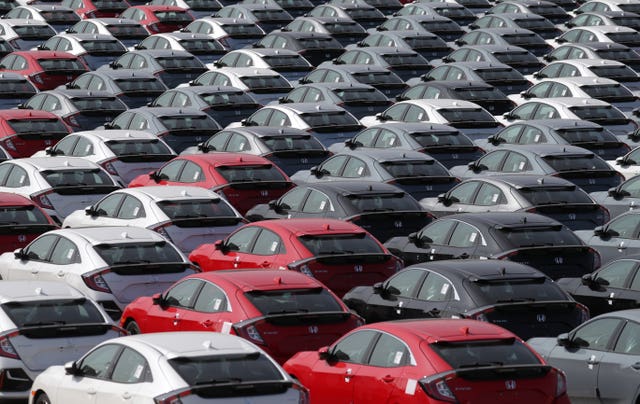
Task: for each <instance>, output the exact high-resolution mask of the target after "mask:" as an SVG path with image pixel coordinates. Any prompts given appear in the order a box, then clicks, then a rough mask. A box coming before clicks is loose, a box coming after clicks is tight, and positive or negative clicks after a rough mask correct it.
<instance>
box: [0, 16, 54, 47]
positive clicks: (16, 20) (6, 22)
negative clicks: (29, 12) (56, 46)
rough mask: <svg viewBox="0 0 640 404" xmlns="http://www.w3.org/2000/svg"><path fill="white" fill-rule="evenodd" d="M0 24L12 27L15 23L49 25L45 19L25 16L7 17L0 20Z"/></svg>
mask: <svg viewBox="0 0 640 404" xmlns="http://www.w3.org/2000/svg"><path fill="white" fill-rule="evenodd" d="M0 24H1V25H8V26H10V27H13V26H15V25H49V24H48V23H47V22H46V21H41V20H33V19H26V18H7V19H6V20H0ZM39 52H41V51H39Z"/></svg>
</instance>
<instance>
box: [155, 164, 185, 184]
mask: <svg viewBox="0 0 640 404" xmlns="http://www.w3.org/2000/svg"><path fill="white" fill-rule="evenodd" d="M184 164H185V161H184V160H175V161H172V162H170V163H167V165H165V166H164V167H162V168H161V169H160V170H158V174H159V175H160V177H161V178H162V179H165V180H169V181H177V180H178V175H179V174H180V171H181V170H182V166H184Z"/></svg>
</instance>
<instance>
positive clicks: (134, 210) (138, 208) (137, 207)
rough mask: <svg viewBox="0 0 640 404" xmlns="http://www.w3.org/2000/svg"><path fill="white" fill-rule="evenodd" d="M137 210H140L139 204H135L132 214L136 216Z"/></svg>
mask: <svg viewBox="0 0 640 404" xmlns="http://www.w3.org/2000/svg"><path fill="white" fill-rule="evenodd" d="M138 212H140V207H139V206H136V207H135V208H133V216H138Z"/></svg>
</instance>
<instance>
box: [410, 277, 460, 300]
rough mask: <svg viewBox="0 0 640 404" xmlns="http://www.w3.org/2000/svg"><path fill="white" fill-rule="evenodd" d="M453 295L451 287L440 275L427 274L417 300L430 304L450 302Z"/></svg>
mask: <svg viewBox="0 0 640 404" xmlns="http://www.w3.org/2000/svg"><path fill="white" fill-rule="evenodd" d="M452 295H453V285H452V284H451V282H449V281H448V280H447V279H446V278H444V277H443V276H442V275H439V274H436V273H434V272H429V275H427V279H425V280H424V283H423V284H422V287H421V288H420V292H419V293H418V299H419V300H427V301H432V302H443V301H446V300H451V296H452Z"/></svg>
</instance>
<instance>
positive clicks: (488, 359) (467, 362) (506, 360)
mask: <svg viewBox="0 0 640 404" xmlns="http://www.w3.org/2000/svg"><path fill="white" fill-rule="evenodd" d="M430 346H431V348H432V349H433V350H434V351H436V353H438V355H440V356H441V357H442V359H444V360H445V361H446V362H447V363H449V364H450V365H451V367H452V368H454V369H459V368H465V367H477V366H482V365H485V366H486V365H495V364H496V363H500V364H501V365H506V366H508V365H528V364H539V363H540V361H539V360H538V358H537V357H536V356H535V355H534V354H533V353H532V352H531V351H530V350H529V348H527V347H526V346H525V345H524V344H523V343H522V342H520V341H517V340H515V339H509V340H499V341H490V340H489V341H469V342H441V343H435V344H431V345H430Z"/></svg>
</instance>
